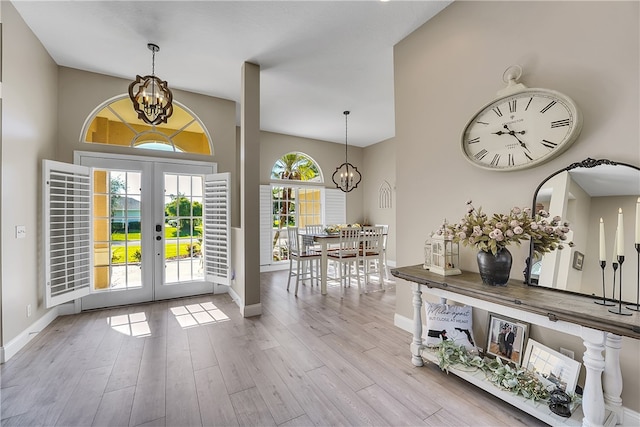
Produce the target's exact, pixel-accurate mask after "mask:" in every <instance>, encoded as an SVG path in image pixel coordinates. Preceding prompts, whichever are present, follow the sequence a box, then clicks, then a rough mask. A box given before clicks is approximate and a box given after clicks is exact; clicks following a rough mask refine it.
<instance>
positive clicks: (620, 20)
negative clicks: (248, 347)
mask: <svg viewBox="0 0 640 427" xmlns="http://www.w3.org/2000/svg"><path fill="white" fill-rule="evenodd" d="M639 52H640V46H639V3H638V2H482V1H477V2H454V3H452V4H451V5H450V6H449V7H447V8H446V9H444V10H443V11H442V12H441V13H440V14H438V15H437V16H436V17H435V18H433V19H432V20H430V21H429V22H428V23H427V24H426V25H424V26H422V27H421V28H419V29H418V30H416V31H415V32H414V33H412V34H411V35H410V36H408V37H407V38H406V39H404V40H403V41H402V42H400V43H399V44H398V45H396V47H395V49H394V57H395V96H396V137H395V142H396V149H397V153H398V154H397V159H396V162H397V165H396V169H397V204H396V215H397V218H396V223H397V241H398V242H402V244H398V245H397V248H396V251H397V263H398V265H411V264H417V263H420V262H421V261H422V253H423V243H424V240H425V237H426V236H427V235H428V234H429V233H430V232H431V231H432V230H434V229H435V228H436V227H437V226H438V225H439V224H440V223H441V221H442V219H443V218H445V217H446V218H448V219H450V220H457V219H458V218H460V217H461V215H463V214H464V211H465V205H464V204H465V201H466V200H467V199H472V200H473V201H474V202H475V205H476V206H482V207H483V208H484V210H485V211H489V212H491V211H506V210H508V209H510V208H511V207H512V206H514V205H517V206H529V205H530V204H531V198H532V195H533V191H534V190H535V188H536V186H537V185H538V183H539V182H541V181H542V180H543V179H544V178H545V177H547V176H548V175H550V174H551V172H553V171H555V170H557V169H560V168H561V167H563V166H565V165H568V164H569V163H572V162H574V161H580V160H583V159H585V158H586V157H593V158H609V159H612V160H620V161H624V162H627V163H634V164H636V165H637V164H640V144H639V129H638V117H639V116H640V110H639V106H638V99H639V76H640V69H639V59H640V58H639ZM512 64H520V65H522V67H523V69H524V75H523V79H522V82H523V83H524V84H526V85H527V86H530V87H543V88H550V89H555V90H558V91H560V92H563V93H565V94H567V95H569V96H570V97H571V98H573V99H574V101H576V103H577V104H578V105H579V106H580V108H581V109H582V112H583V114H584V127H583V130H582V135H581V136H580V138H579V139H578V140H577V142H576V143H575V144H574V145H573V146H572V147H571V148H570V149H569V150H568V151H566V152H565V153H563V154H562V155H561V156H559V157H558V158H556V159H554V160H552V161H550V162H549V163H546V164H544V165H541V166H539V167H536V168H533V169H528V170H523V171H516V172H508V173H500V172H493V171H485V170H481V169H479V168H475V167H473V166H471V165H470V164H469V163H468V162H466V161H465V160H464V159H463V157H462V155H461V150H460V136H461V132H462V128H463V127H464V125H465V124H466V123H467V121H468V120H469V118H470V117H471V116H473V114H474V112H475V111H477V110H478V109H479V108H480V107H481V106H483V105H484V104H486V103H487V102H489V101H490V100H491V99H493V98H494V97H495V96H496V92H497V91H498V90H500V89H502V88H503V87H504V84H503V82H502V73H503V71H504V70H505V69H506V68H507V67H508V66H510V65H512ZM510 250H511V248H510ZM461 252H462V259H461V263H462V267H463V268H464V269H467V270H473V271H477V266H476V265H475V253H474V251H473V250H471V249H469V248H463V249H462V251H461ZM512 253H513V254H514V267H513V269H512V277H513V278H520V277H522V275H521V271H522V270H523V268H524V259H525V258H526V256H527V251H526V248H525V247H522V248H520V249H518V248H517V247H513V250H512ZM397 298H398V299H397V309H396V311H397V314H398V315H399V316H404V317H406V318H412V317H413V314H412V308H413V307H412V304H411V292H410V289H409V286H407V285H406V283H400V284H399V285H398V289H397ZM474 319H476V320H482V321H485V319H486V313H485V314H483V313H476V315H475V316H474ZM475 329H476V334H477V336H478V335H479V336H482V335H484V334H483V329H484V325H483V324H482V322H476V327H475ZM531 336H532V338H534V339H536V340H539V341H542V342H543V343H545V344H547V345H549V346H551V347H553V348H555V349H557V348H558V347H559V346H560V345H562V346H563V347H565V348H569V349H572V350H574V351H575V352H576V355H577V356H578V355H580V354H582V352H583V351H584V347H583V346H582V343H581V340H580V339H577V338H572V337H567V336H564V335H561V334H556V333H552V332H551V331H549V330H545V329H542V328H536V327H534V328H532V331H531ZM639 353H640V341H638V340H631V339H627V338H624V339H623V352H622V357H621V359H622V360H621V363H622V368H623V372H624V379H625V384H624V390H623V394H622V397H623V400H624V403H625V405H626V406H627V407H629V408H630V409H633V410H635V411H640V367H639V366H638V359H637V355H638V354H639Z"/></svg>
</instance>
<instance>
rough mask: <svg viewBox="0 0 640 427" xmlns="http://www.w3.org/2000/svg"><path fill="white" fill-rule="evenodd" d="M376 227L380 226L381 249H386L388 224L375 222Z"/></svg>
mask: <svg viewBox="0 0 640 427" xmlns="http://www.w3.org/2000/svg"><path fill="white" fill-rule="evenodd" d="M376 227H382V250H383V251H386V250H387V237H388V236H389V226H388V225H387V224H376Z"/></svg>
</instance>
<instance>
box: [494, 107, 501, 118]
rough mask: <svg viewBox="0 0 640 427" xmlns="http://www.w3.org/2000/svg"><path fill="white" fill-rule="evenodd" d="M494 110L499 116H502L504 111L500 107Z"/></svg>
mask: <svg viewBox="0 0 640 427" xmlns="http://www.w3.org/2000/svg"><path fill="white" fill-rule="evenodd" d="M493 112H494V113H496V114H497V115H498V117H502V111H500V107H496V108H494V109H493Z"/></svg>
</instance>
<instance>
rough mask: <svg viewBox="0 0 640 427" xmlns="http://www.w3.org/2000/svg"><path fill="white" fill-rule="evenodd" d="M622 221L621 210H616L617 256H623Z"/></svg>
mask: <svg viewBox="0 0 640 427" xmlns="http://www.w3.org/2000/svg"><path fill="white" fill-rule="evenodd" d="M623 223H624V220H623V218H622V208H618V233H617V234H618V256H624V226H623Z"/></svg>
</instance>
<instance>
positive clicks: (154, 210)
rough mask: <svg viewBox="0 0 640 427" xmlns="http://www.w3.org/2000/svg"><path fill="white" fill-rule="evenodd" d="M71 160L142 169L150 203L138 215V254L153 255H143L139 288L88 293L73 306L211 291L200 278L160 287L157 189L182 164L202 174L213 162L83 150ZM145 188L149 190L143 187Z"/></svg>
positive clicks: (161, 199)
mask: <svg viewBox="0 0 640 427" xmlns="http://www.w3.org/2000/svg"><path fill="white" fill-rule="evenodd" d="M74 163H75V164H84V165H87V166H95V167H100V168H103V167H104V168H110V166H108V165H105V164H106V163H113V164H114V165H117V166H116V167H114V169H120V168H122V169H130V170H140V171H142V183H141V185H142V187H143V194H145V195H146V196H147V197H150V199H151V203H149V202H148V201H147V202H146V203H143V205H142V211H141V217H142V218H143V221H142V223H143V224H144V225H143V227H144V232H143V233H142V240H141V245H142V253H143V254H153V258H152V261H148V260H149V259H151V258H146V260H147V261H146V262H145V261H144V259H145V258H143V264H142V283H143V286H142V288H140V289H134V290H125V291H122V292H120V291H113V292H104V293H99V294H93V295H88V296H87V297H84V298H83V300H82V301H80V302H79V303H78V304H77V305H76V308H78V309H90V308H98V307H105V306H116V305H123V304H133V303H137V302H143V301H152V300H158V299H168V298H174V297H179V296H185V295H196V294H202V293H207V292H213V284H211V283H206V282H204V281H202V282H187V283H186V284H176V285H170V286H163V285H164V266H165V262H164V243H165V241H164V209H163V206H164V195H162V196H161V195H160V188H162V189H164V173H165V172H177V173H179V172H184V168H185V167H186V168H193V169H196V171H195V173H196V174H203V175H204V174H206V173H215V172H216V171H217V164H216V163H213V162H203V161H191V160H180V159H173V158H159V157H147V156H135V155H121V154H108V153H100V152H85V151H75V152H74ZM145 188H146V189H151V190H145ZM149 191H152V192H153V194H151V195H149V194H150V193H149ZM144 219H146V221H145V220H144ZM157 224H160V225H161V226H162V229H161V231H160V232H156V231H155V226H156V225H157ZM157 236H160V237H161V239H160V240H159V241H157V240H155V239H156V237H157ZM78 306H79V307H78Z"/></svg>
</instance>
